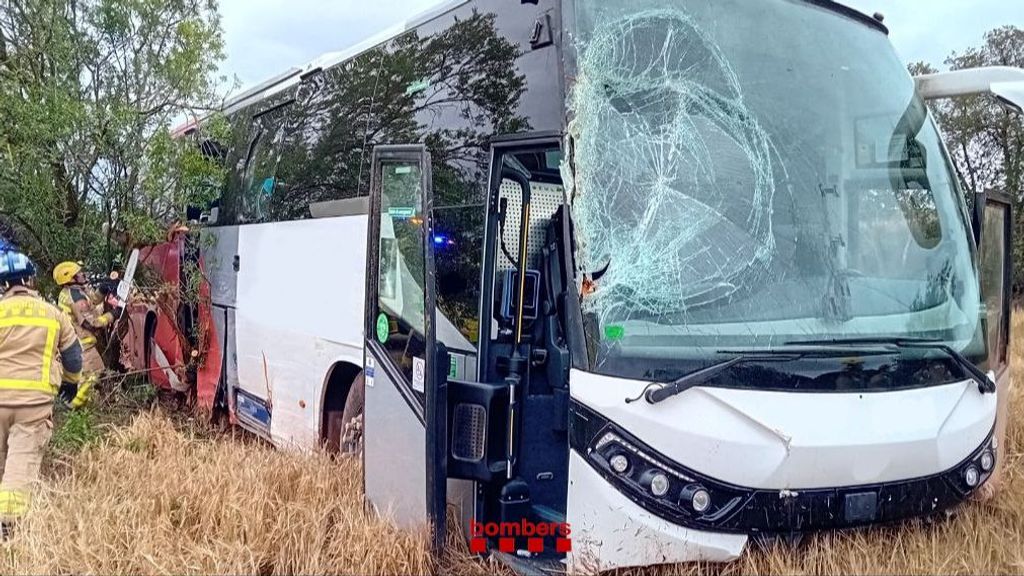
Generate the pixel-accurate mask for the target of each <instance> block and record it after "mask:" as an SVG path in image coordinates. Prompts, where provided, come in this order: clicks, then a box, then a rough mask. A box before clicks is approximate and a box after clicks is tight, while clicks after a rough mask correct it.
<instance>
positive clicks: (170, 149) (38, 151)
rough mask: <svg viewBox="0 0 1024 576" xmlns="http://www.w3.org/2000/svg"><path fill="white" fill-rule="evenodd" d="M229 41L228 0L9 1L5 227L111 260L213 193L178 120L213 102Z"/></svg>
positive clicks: (53, 247) (71, 253) (213, 168)
mask: <svg viewBox="0 0 1024 576" xmlns="http://www.w3.org/2000/svg"><path fill="white" fill-rule="evenodd" d="M222 47H223V46H222V41H221V29H220V19H219V15H218V13H217V4H216V0H0V126H4V130H3V131H2V132H0V230H2V232H3V233H5V234H7V235H9V236H10V237H11V239H12V240H13V241H15V242H16V243H17V244H18V245H20V246H21V247H22V248H23V249H24V250H26V251H27V252H29V253H30V254H31V255H32V256H33V257H35V258H36V259H37V260H38V263H39V264H40V265H41V266H42V267H44V268H46V269H49V268H50V267H51V266H53V265H54V264H55V263H56V262H59V261H61V260H65V259H84V260H88V261H90V262H91V263H92V264H93V265H97V266H109V265H110V264H111V262H112V261H113V260H114V259H115V258H116V257H117V255H118V254H119V253H120V252H122V251H123V250H124V249H128V248H131V247H132V245H135V244H139V243H144V242H149V241H153V240H156V239H158V238H160V237H161V236H162V235H163V230H164V229H165V225H166V224H167V223H169V222H171V221H174V220H176V219H178V218H180V217H181V213H182V212H183V211H184V209H185V207H186V206H187V205H188V204H193V203H201V202H202V201H203V198H207V197H209V196H211V195H215V193H216V190H212V189H211V187H210V186H209V185H208V184H207V183H208V182H210V181H216V179H217V178H218V177H219V171H220V168H219V167H218V166H217V164H216V163H215V162H211V161H209V160H207V159H206V158H205V157H204V156H203V155H202V154H201V153H200V151H199V150H198V149H196V147H195V146H194V145H192V144H191V143H189V142H186V141H182V140H176V139H173V138H172V137H171V134H170V132H169V130H168V127H169V126H170V125H171V124H172V122H174V121H175V120H177V119H178V118H181V117H183V116H184V115H185V113H186V112H190V111H194V110H199V109H212V108H214V103H215V101H216V94H215V89H216V86H217V84H216V82H217V78H215V71H216V66H217V64H218V62H219V61H220V60H221V58H222ZM217 126H218V124H217V123H209V124H208V125H207V128H206V129H216V127H217Z"/></svg>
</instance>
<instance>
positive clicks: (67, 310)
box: [58, 303, 71, 314]
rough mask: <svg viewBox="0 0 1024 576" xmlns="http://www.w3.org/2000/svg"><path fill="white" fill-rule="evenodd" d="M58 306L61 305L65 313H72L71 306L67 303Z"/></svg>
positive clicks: (61, 309)
mask: <svg viewBox="0 0 1024 576" xmlns="http://www.w3.org/2000/svg"><path fill="white" fill-rule="evenodd" d="M58 306H60V311H61V312H63V313H65V314H71V306H68V305H67V304H64V303H61V304H58Z"/></svg>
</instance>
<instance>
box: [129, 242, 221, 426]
mask: <svg viewBox="0 0 1024 576" xmlns="http://www.w3.org/2000/svg"><path fill="white" fill-rule="evenodd" d="M193 242H195V240H194V239H193V238H191V237H190V236H189V232H188V229H187V228H184V227H178V228H175V229H174V230H173V231H172V232H171V233H170V234H169V240H168V241H167V242H164V243H162V244H155V245H151V246H146V247H144V248H142V249H141V251H140V254H139V267H140V270H141V274H139V275H137V276H136V282H137V283H138V278H139V277H140V276H142V277H147V278H151V279H154V280H157V282H156V283H157V284H158V285H157V286H147V288H148V290H146V292H147V294H146V297H144V298H138V297H133V298H131V299H130V300H129V302H128V305H127V309H126V314H127V315H128V319H127V322H126V323H127V325H128V329H127V332H126V334H125V335H124V336H123V337H122V341H121V363H122V364H123V365H124V366H125V367H126V368H128V369H129V370H132V371H140V372H143V373H145V374H146V375H147V376H148V379H149V381H150V383H152V384H153V386H154V387H156V388H157V389H158V390H160V391H164V392H168V393H175V392H176V393H180V394H183V395H184V396H185V398H187V399H188V401H189V402H190V403H192V404H193V405H194V406H195V407H196V408H197V409H200V410H203V411H206V412H212V411H213V410H214V408H215V407H216V405H217V402H218V392H219V384H220V381H221V371H222V369H223V364H224V362H223V354H222V351H223V346H222V341H223V335H219V334H217V329H216V326H215V325H214V323H213V322H212V321H211V313H210V286H209V283H208V282H206V281H205V280H202V279H200V281H199V282H197V284H198V298H196V299H195V302H189V301H188V300H189V299H188V298H183V297H182V295H183V294H189V293H190V288H189V285H190V283H191V281H190V279H189V274H188V269H189V267H190V266H193V267H198V270H199V271H200V274H203V273H204V272H203V271H204V270H205V266H204V264H203V262H202V260H201V258H199V257H197V255H198V249H197V248H196V247H193V246H192V245H191V244H192V243H193ZM193 383H194V384H195V385H194V386H193V385H192V384H193ZM223 407H227V406H223Z"/></svg>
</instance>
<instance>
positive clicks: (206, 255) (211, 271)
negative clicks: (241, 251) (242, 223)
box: [200, 226, 239, 308]
mask: <svg viewBox="0 0 1024 576" xmlns="http://www.w3.org/2000/svg"><path fill="white" fill-rule="evenodd" d="M238 230H239V228H238V226H224V227H221V228H206V229H203V231H202V232H201V235H200V242H201V249H202V253H203V266H204V268H205V271H206V278H207V280H208V281H209V283H210V301H211V302H213V304H214V305H216V306H222V307H225V308H233V307H234V306H235V300H236V297H237V293H238V292H237V287H238V273H237V272H235V268H234V259H235V256H236V255H237V254H238Z"/></svg>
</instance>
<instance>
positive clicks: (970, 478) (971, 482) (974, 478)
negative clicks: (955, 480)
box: [964, 465, 981, 488]
mask: <svg viewBox="0 0 1024 576" xmlns="http://www.w3.org/2000/svg"><path fill="white" fill-rule="evenodd" d="M979 480H981V474H980V473H978V469H977V468H975V467H974V466H973V465H971V466H968V467H967V469H966V470H964V482H965V483H966V484H967V485H968V486H970V487H971V488H974V487H975V486H977V485H978V481H979Z"/></svg>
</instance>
